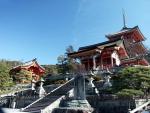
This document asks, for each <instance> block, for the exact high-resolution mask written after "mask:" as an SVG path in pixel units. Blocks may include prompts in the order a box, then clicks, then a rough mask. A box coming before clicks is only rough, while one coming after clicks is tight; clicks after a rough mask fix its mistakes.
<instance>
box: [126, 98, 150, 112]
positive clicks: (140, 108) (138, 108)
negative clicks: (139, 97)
mask: <svg viewBox="0 0 150 113" xmlns="http://www.w3.org/2000/svg"><path fill="white" fill-rule="evenodd" d="M149 104H150V100H149V101H148V102H146V103H144V104H143V105H141V106H139V107H137V108H135V109H133V110H132V111H129V113H135V112H137V111H140V110H142V109H143V108H144V107H146V106H148V105H149Z"/></svg>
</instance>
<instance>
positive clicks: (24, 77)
mask: <svg viewBox="0 0 150 113" xmlns="http://www.w3.org/2000/svg"><path fill="white" fill-rule="evenodd" d="M13 78H14V79H15V80H14V82H17V83H30V82H31V80H32V73H31V72H30V71H27V70H21V71H19V72H17V73H15V74H14V75H13Z"/></svg>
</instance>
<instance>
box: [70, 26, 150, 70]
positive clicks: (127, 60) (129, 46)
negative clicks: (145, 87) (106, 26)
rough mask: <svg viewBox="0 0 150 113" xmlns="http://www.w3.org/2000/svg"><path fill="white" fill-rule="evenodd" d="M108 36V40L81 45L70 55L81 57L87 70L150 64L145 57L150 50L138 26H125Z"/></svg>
mask: <svg viewBox="0 0 150 113" xmlns="http://www.w3.org/2000/svg"><path fill="white" fill-rule="evenodd" d="M106 38H107V39H108V41H105V42H102V43H97V44H93V45H89V46H84V47H80V48H79V50H78V51H77V52H73V53H70V54H68V55H69V57H71V58H75V59H76V58H77V59H79V60H80V62H81V63H82V64H84V65H85V67H86V70H87V71H90V70H95V69H99V70H105V69H112V68H114V67H118V66H119V67H121V66H122V67H125V66H129V65H130V66H131V65H143V66H148V65H149V62H148V61H147V60H146V59H145V55H146V54H147V52H148V51H147V49H146V48H145V47H144V45H143V43H142V41H144V40H145V38H144V36H143V34H142V33H141V31H140V29H139V27H138V26H135V27H133V28H127V27H123V29H122V30H120V31H119V32H116V33H112V34H108V35H106Z"/></svg>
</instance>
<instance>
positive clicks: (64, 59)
mask: <svg viewBox="0 0 150 113" xmlns="http://www.w3.org/2000/svg"><path fill="white" fill-rule="evenodd" d="M72 52H74V49H73V46H71V45H70V46H68V47H67V48H66V52H65V54H64V55H60V56H58V58H57V61H58V65H57V69H58V73H61V74H66V73H72V72H73V65H74V60H73V59H72V58H69V57H68V55H67V54H69V53H72Z"/></svg>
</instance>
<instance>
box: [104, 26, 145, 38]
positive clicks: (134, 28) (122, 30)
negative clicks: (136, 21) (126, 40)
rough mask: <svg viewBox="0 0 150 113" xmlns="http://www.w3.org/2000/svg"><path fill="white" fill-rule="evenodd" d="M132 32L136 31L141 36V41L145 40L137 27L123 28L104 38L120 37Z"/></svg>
mask: <svg viewBox="0 0 150 113" xmlns="http://www.w3.org/2000/svg"><path fill="white" fill-rule="evenodd" d="M133 31H138V33H139V34H140V35H141V36H142V39H145V37H144V35H143V34H142V32H141V31H140V29H139V27H138V26H135V27H133V28H127V27H125V28H122V29H121V30H120V31H118V32H115V33H111V34H108V35H105V36H106V37H107V38H108V39H109V38H111V37H115V36H120V35H123V34H127V33H131V32H133Z"/></svg>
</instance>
